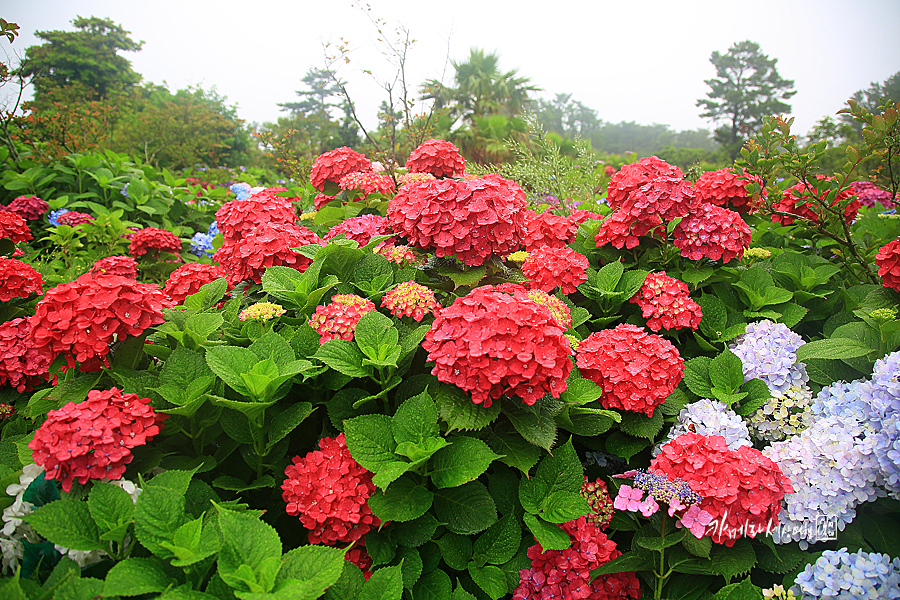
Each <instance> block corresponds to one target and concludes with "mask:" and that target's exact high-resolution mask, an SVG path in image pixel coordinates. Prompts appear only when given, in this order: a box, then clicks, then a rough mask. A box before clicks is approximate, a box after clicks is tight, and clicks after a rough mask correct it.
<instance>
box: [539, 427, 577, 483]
mask: <svg viewBox="0 0 900 600" xmlns="http://www.w3.org/2000/svg"><path fill="white" fill-rule="evenodd" d="M534 476H535V478H536V479H538V480H540V481H543V482H545V483H547V484H548V485H549V487H548V488H547V492H548V494H553V493H554V492H559V491H563V492H575V493H578V492H580V491H581V487H582V485H584V468H583V467H582V466H581V461H580V460H579V459H578V454H577V453H576V452H575V447H574V446H573V445H572V439H571V438H569V439H568V440H567V441H566V443H565V444H563V445H562V446H559V447H558V448H556V450H555V451H554V453H553V454H551V455H548V456H545V457H544V458H543V460H541V462H540V464H539V465H538V468H537V471H536V472H535V475H534Z"/></svg>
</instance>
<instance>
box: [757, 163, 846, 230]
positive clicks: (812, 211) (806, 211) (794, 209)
mask: <svg viewBox="0 0 900 600" xmlns="http://www.w3.org/2000/svg"><path fill="white" fill-rule="evenodd" d="M816 179H818V180H820V181H822V180H825V181H832V180H833V179H834V177H825V176H824V175H816ZM827 195H828V191H827V190H826V191H824V192H822V193H821V194H819V193H818V192H817V191H816V186H814V185H812V184H811V183H810V182H808V181H801V182H799V183H796V184H794V185H793V186H791V187H789V188H788V189H786V190H784V193H783V194H782V196H781V200H779V201H778V202H777V203H776V204H774V205H773V206H772V210H775V211H779V212H785V213H790V214H791V215H795V216H798V217H800V218H802V219H805V220H807V221H810V222H811V223H818V222H819V214H818V213H819V211H820V210H821V208H819V206H818V204H816V199H819V200H821V201H824V200H825V197H826V196H827ZM851 197H852V198H853V200H851V201H850V202H848V203H847V206H845V207H844V220H845V221H846V222H847V223H852V222H853V221H854V220H856V215H857V214H859V209H860V206H862V203H861V202H860V201H859V198H857V197H856V196H855V195H854V193H853V190H852V189H850V188H847V189H845V190H843V191H842V192H841V193H840V194H838V195H837V196H836V197H835V198H834V200H832V201H831V206H835V205H836V204H842V203H844V202H845V201H846V200H847V199H848V198H851ZM811 207H814V208H811ZM772 221H774V222H775V223H782V224H784V225H791V224H793V223H794V221H795V219H794V217H793V216H788V215H772Z"/></svg>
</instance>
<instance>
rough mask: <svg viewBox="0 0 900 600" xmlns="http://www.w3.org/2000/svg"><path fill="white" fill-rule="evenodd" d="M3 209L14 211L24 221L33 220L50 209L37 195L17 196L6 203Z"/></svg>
mask: <svg viewBox="0 0 900 600" xmlns="http://www.w3.org/2000/svg"><path fill="white" fill-rule="evenodd" d="M4 210H8V211H9V212H14V213H16V214H17V215H19V216H20V217H22V218H23V219H25V220H26V221H34V220H35V219H40V218H41V215H42V214H44V213H45V212H47V211H48V210H50V205H49V204H47V203H46V202H44V201H43V200H41V199H40V198H38V197H37V196H19V197H18V198H16V199H15V200H13V201H12V202H10V203H9V204H8V205H6V206H5V207H4Z"/></svg>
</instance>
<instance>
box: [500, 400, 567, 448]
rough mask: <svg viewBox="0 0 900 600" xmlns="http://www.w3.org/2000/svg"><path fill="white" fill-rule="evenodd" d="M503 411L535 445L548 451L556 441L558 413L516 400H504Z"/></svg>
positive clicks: (517, 428)
mask: <svg viewBox="0 0 900 600" xmlns="http://www.w3.org/2000/svg"><path fill="white" fill-rule="evenodd" d="M503 409H504V410H503V413H504V414H505V415H506V417H507V418H508V419H509V421H510V423H512V425H513V427H515V429H516V431H518V432H519V434H520V435H521V436H522V437H523V438H525V439H526V440H527V441H529V442H531V443H532V444H534V445H535V446H538V447H540V448H543V449H544V450H546V451H547V452H549V451H550V448H552V447H553V444H554V443H555V442H556V433H557V427H556V420H555V418H554V417H555V416H556V414H552V413H551V411H549V410H543V409H542V408H541V407H540V406H538V405H537V404H535V405H534V406H525V405H522V404H518V403H515V402H504V405H503Z"/></svg>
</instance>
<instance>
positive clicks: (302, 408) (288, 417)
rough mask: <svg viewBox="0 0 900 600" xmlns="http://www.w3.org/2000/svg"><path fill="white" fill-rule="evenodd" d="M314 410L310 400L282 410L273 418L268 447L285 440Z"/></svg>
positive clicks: (268, 448)
mask: <svg viewBox="0 0 900 600" xmlns="http://www.w3.org/2000/svg"><path fill="white" fill-rule="evenodd" d="M313 410H315V409H314V408H313V405H312V404H310V403H309V402H296V403H294V404H291V405H289V406H288V407H287V408H285V409H284V410H283V411H282V412H280V413H279V414H278V416H277V417H276V418H274V419H272V424H271V425H270V426H269V443H268V445H267V446H266V449H267V450H271V449H272V448H274V447H275V444H277V443H278V442H280V441H281V440H283V439H284V438H285V437H286V436H287V435H288V434H289V433H291V432H292V431H293V430H294V429H296V428H297V426H298V425H300V423H302V422H303V421H304V420H305V419H306V417H308V416H309V415H311V414H312V412H313Z"/></svg>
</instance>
